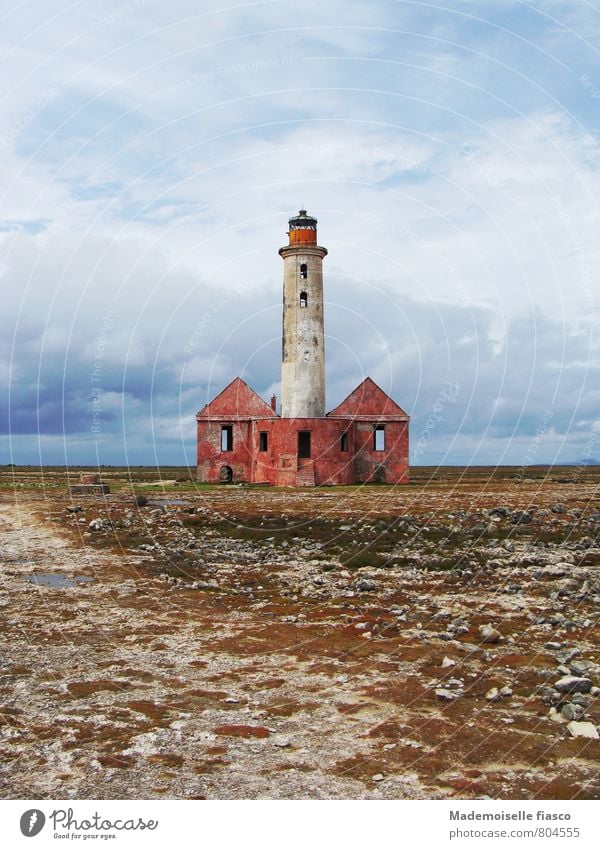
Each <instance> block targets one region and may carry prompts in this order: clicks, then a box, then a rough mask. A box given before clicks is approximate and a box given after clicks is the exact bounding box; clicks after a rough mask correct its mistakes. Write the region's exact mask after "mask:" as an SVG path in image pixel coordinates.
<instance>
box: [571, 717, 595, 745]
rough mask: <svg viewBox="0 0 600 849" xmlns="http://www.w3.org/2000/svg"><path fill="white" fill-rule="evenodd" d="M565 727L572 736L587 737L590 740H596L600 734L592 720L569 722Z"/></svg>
mask: <svg viewBox="0 0 600 849" xmlns="http://www.w3.org/2000/svg"><path fill="white" fill-rule="evenodd" d="M567 729H568V731H569V733H570V734H571V736H573V737H588V738H589V739H590V740H598V739H599V738H600V735H599V734H598V729H597V728H596V726H595V725H594V723H593V722H575V721H573V722H569V724H568V725H567Z"/></svg>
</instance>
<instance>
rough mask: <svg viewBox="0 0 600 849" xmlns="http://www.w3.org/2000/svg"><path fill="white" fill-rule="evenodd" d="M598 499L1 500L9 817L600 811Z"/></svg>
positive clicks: (4, 778)
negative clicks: (150, 803) (365, 801)
mask: <svg viewBox="0 0 600 849" xmlns="http://www.w3.org/2000/svg"><path fill="white" fill-rule="evenodd" d="M596 491H597V490H596V489H595V488H592V489H590V491H589V492H587V493H583V494H582V490H581V487H580V486H577V487H573V488H572V489H569V488H566V489H565V488H564V487H563V488H562V489H561V491H560V495H561V497H562V499H563V501H564V502H566V504H567V507H566V508H565V511H566V512H563V513H553V512H551V510H550V509H548V508H549V507H550V505H552V504H553V502H554V501H555V500H556V497H557V494H556V492H555V491H547V492H546V491H544V492H543V493H542V492H541V491H540V488H539V486H537V485H536V487H535V492H534V491H533V489H532V490H531V491H530V492H524V491H521V494H520V500H521V502H522V506H523V505H529V506H530V505H531V503H532V501H535V503H536V508H535V509H536V510H538V511H539V515H538V518H537V519H536V513H535V510H534V511H533V513H532V515H533V519H532V520H531V523H530V524H529V525H528V526H527V527H525V526H524V524H523V525H522V524H521V522H520V520H518V517H517V519H515V513H514V511H515V509H516V508H515V504H514V503H513V504H510V505H509V508H510V510H511V511H513V512H512V513H511V514H509V515H508V516H492V515H490V513H489V511H490V510H493V508H494V505H497V504H498V503H505V502H506V498H505V499H504V501H502V502H501V501H500V497H501V493H498V492H495V491H493V490H488V491H487V492H486V493H485V499H484V500H485V504H483V505H482V504H479V505H478V506H474V505H473V503H472V500H471V501H470V500H469V499H466V500H467V501H469V505H468V508H467V510H466V511H465V512H464V513H460V511H459V510H458V503H456V504H453V499H454V498H455V497H456V494H455V489H454V490H453V492H452V493H448V492H446V493H444V492H442V491H439V490H435V489H432V490H431V493H430V495H429V496H428V497H427V498H425V497H424V496H423V495H422V496H421V497H420V498H418V499H415V493H414V492H412V493H408V494H407V493H403V492H400V493H398V492H397V491H395V492H392V491H389V492H388V493H386V495H385V498H383V497H382V495H381V494H376V495H373V494H369V493H368V492H364V493H363V494H362V495H357V494H352V493H350V492H346V493H342V492H340V493H339V494H333V493H331V492H329V493H323V492H320V491H315V492H313V493H300V494H296V493H276V492H272V491H271V492H268V493H267V492H264V493H263V492H258V493H257V492H256V491H254V492H252V491H251V492H248V493H243V492H239V491H237V492H236V491H233V490H229V491H228V492H224V491H223V490H222V489H221V490H218V489H215V490H214V491H212V492H210V491H205V492H203V493H202V494H197V493H196V494H193V493H192V494H190V493H188V494H186V495H185V496H181V498H182V499H185V500H184V501H183V503H182V504H172V505H166V506H163V505H156V504H154V505H152V504H150V505H149V506H148V507H145V508H140V509H137V508H134V509H132V501H131V497H130V496H127V495H125V494H123V495H116V496H111V497H110V498H109V499H107V500H106V501H105V502H101V504H99V503H95V502H91V501H89V500H88V501H86V500H85V499H79V501H76V504H75V506H76V507H81V508H82V509H81V510H79V511H77V512H75V511H73V509H72V508H73V506H74V504H73V502H71V500H70V498H69V497H68V496H67V495H65V494H64V493H54V494H52V495H51V496H48V495H46V496H43V495H35V494H29V493H23V494H20V495H19V499H18V502H16V501H15V499H14V497H9V496H5V497H4V498H3V500H2V501H1V502H0V570H1V572H0V574H1V595H0V609H1V618H0V633H1V634H2V654H1V663H2V668H1V673H2V677H1V679H0V696H1V708H0V717H1V718H2V725H1V726H0V757H1V762H2V766H1V767H0V795H1V796H2V797H4V798H16V797H19V798H45V797H46V798H153V797H160V798H167V797H168V798H211V799H212V798H220V799H224V798H448V797H459V798H481V797H490V798H534V797H536V798H568V799H570V798H598V796H599V795H600V779H599V778H598V775H599V773H598V760H599V755H600V753H599V748H600V743H599V741H598V740H597V739H592V738H587V737H579V736H577V737H574V736H573V732H572V731H571V730H570V728H571V726H569V716H570V715H569V714H568V710H571V711H572V712H575V713H574V714H573V715H576V718H577V719H579V720H581V721H583V722H585V723H586V724H587V731H588V732H589V731H590V728H591V729H592V731H593V729H595V728H597V726H598V724H599V722H600V706H599V704H598V702H599V701H600V700H599V699H598V697H597V693H600V691H599V690H597V685H598V684H599V683H600V680H599V679H598V672H599V671H600V667H598V665H597V664H598V661H599V660H600V655H599V653H598V645H597V631H596V630H595V629H596V625H597V612H598V609H599V605H598V602H599V601H600V589H599V584H598V569H599V567H598V562H600V557H599V556H600V549H599V548H596V547H594V545H595V542H594V538H593V537H590V529H592V530H593V529H594V527H596V526H595V525H594V522H597V521H598V520H597V519H594V518H593V516H594V515H597V514H595V513H594V510H597V509H598V508H597V506H596V501H595V500H594V499H595V497H596ZM459 496H460V498H459V500H460V499H462V500H461V501H460V503H461V504H462V505H463V506H464V505H465V504H466V500H465V491H461V492H460V493H459ZM152 497H155V496H154V495H153V496H152ZM361 499H362V501H361ZM407 499H410V505H408V504H407ZM407 508H410V515H409V518H408V520H406V518H405V517H406V515H407V514H408V509H407ZM561 509H562V508H561ZM452 510H454V512H449V511H452ZM573 511H575V515H573ZM578 512H579V513H580V514H581V513H582V512H583V517H582V516H581V515H579V516H578V515H577V513H578ZM588 514H589V516H588ZM282 516H283V517H284V518H282ZM511 516H512V518H511ZM293 517H299V518H297V520H294V518H293ZM343 517H346V518H345V519H344V518H343ZM599 518H600V516H599ZM442 519H443V521H442ZM275 520H276V521H275ZM492 520H493V521H492ZM583 520H585V521H583ZM270 521H272V522H273V527H272V528H271V529H269V522H270ZM344 521H346V522H349V524H348V525H344V524H342V523H343V522H344ZM527 521H529V520H527ZM94 522H96V525H95V526H94V525H93V523H94ZM311 522H312V523H313V524H310V523H311ZM399 522H402V523H403V524H401V525H399ZM473 522H475V525H474V524H473ZM536 522H537V524H536ZM582 522H583V525H582ZM90 523H92V526H90ZM319 523H321V524H319ZM325 523H329V524H328V525H327V527H330V530H331V533H329V535H328V533H326V528H325ZM378 523H379V524H378ZM386 523H387V524H386ZM444 523H445V524H444ZM261 524H262V527H261ZM457 525H462V530H461V528H458V529H457ZM265 528H266V529H265ZM414 528H417V529H418V533H417V534H416V535H414V534H413V535H411V533H412V531H411V529H414ZM473 528H475V530H473ZM501 528H504V530H505V533H503V534H501V533H500V529H501ZM344 529H345V530H344ZM284 531H285V532H284ZM317 531H318V533H317ZM267 533H268V534H269V536H265V534H267ZM545 533H547V534H550V537H551V539H549V540H548V541H547V542H546V543H540V542H539V539H541V538H542V537H543V536H544V534H545ZM557 533H558V534H559V536H558V537H557ZM440 534H441V535H442V536H440ZM444 534H445V536H444ZM461 534H462V536H461ZM453 535H454V536H453ZM455 536H456V539H455V538H454V537H455ZM536 536H537V537H538V538H539V539H536ZM361 540H362V542H361ZM403 540H404V542H403ZM557 540H558V541H557ZM581 540H583V542H582V541H581ZM432 541H433V542H432ZM384 543H385V544H384ZM450 546H451V547H450ZM353 550H360V551H363V552H364V551H367V552H368V553H369V554H372V555H373V557H374V558H375V559H374V560H372V561H370V562H367V563H366V565H358V564H362V563H363V561H361V560H358V561H356V562H354V563H353V561H352V558H351V556H350V559H349V560H348V556H349V555H348V552H350V555H351V553H352V551H353ZM336 551H339V552H347V553H346V555H344V556H345V557H346V559H345V560H344V558H343V557H341V556H336V554H335V552H336ZM332 552H333V554H332ZM377 557H379V558H380V561H377V559H376V558H377ZM452 557H454V560H455V565H457V566H458V567H459V568H448V563H447V561H448V559H452ZM35 576H37V578H36V577H35ZM48 576H50V577H48ZM83 578H87V579H89V580H86V581H84V580H80V579H83ZM48 584H50V585H48ZM488 625H489V626H492V627H494V628H496V629H497V630H498V632H499V634H498V635H497V636H496V637H494V636H492V638H491V639H493V640H496V639H497V642H490V641H489V640H488V639H487V638H486V637H485V633H486V632H485V627H486V626H488ZM482 627H483V628H484V631H483V633H482V631H481V628H482ZM577 662H579V663H580V664H581V663H583V664H584V667H576V668H573V663H577ZM586 664H587V666H586ZM567 673H568V674H570V675H575V676H576V677H577V675H579V677H580V678H585V679H586V680H588V679H589V681H591V684H590V686H588V685H582V689H583V691H584V692H582V693H579V694H573V693H570V694H566V695H565V694H562V695H560V694H558V693H557V690H556V689H555V688H554V687H553V684H554V683H556V681H557V680H558V679H560V678H561V677H564V675H565V674H567ZM492 688H496V690H497V691H498V692H497V694H496V697H495V696H494V692H493V689H492ZM502 688H505V689H504V691H503V694H502V693H501V692H500V691H502ZM590 688H591V692H590ZM490 691H491V695H490ZM575 696H576V697H575ZM577 702H580V703H581V704H580V705H578V704H577ZM565 705H570V706H571V707H570V708H567V710H566V711H565ZM578 711H579V712H580V713H581V714H582V715H581V716H579V715H578V713H577V712H578ZM563 713H566V715H563Z"/></svg>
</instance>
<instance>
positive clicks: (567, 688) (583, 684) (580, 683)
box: [554, 675, 592, 693]
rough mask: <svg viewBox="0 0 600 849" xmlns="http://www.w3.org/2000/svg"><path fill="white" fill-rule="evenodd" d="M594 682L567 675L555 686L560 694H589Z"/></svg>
mask: <svg viewBox="0 0 600 849" xmlns="http://www.w3.org/2000/svg"><path fill="white" fill-rule="evenodd" d="M591 688H592V682H591V681H590V679H589V678H577V677H576V676H575V675H565V676H564V677H563V678H559V680H558V681H557V682H556V684H555V685H554V689H555V690H558V692H559V693H589V692H590V690H591Z"/></svg>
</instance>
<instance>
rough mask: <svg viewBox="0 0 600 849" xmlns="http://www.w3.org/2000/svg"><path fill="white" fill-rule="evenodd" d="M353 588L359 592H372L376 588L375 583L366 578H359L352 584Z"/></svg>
mask: <svg viewBox="0 0 600 849" xmlns="http://www.w3.org/2000/svg"><path fill="white" fill-rule="evenodd" d="M354 589H355V590H358V592H359V593H372V592H374V591H375V590H376V589H377V584H376V582H375V581H370V580H369V579H368V578H359V580H358V581H356V583H355V584H354Z"/></svg>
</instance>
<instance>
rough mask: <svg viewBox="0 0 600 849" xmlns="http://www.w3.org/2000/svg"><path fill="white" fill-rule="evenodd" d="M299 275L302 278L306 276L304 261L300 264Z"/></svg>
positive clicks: (306, 267)
mask: <svg viewBox="0 0 600 849" xmlns="http://www.w3.org/2000/svg"><path fill="white" fill-rule="evenodd" d="M300 277H301V278H302V280H306V278H307V277H308V265H307V264H306V263H305V262H303V263H302V265H301V266H300Z"/></svg>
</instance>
